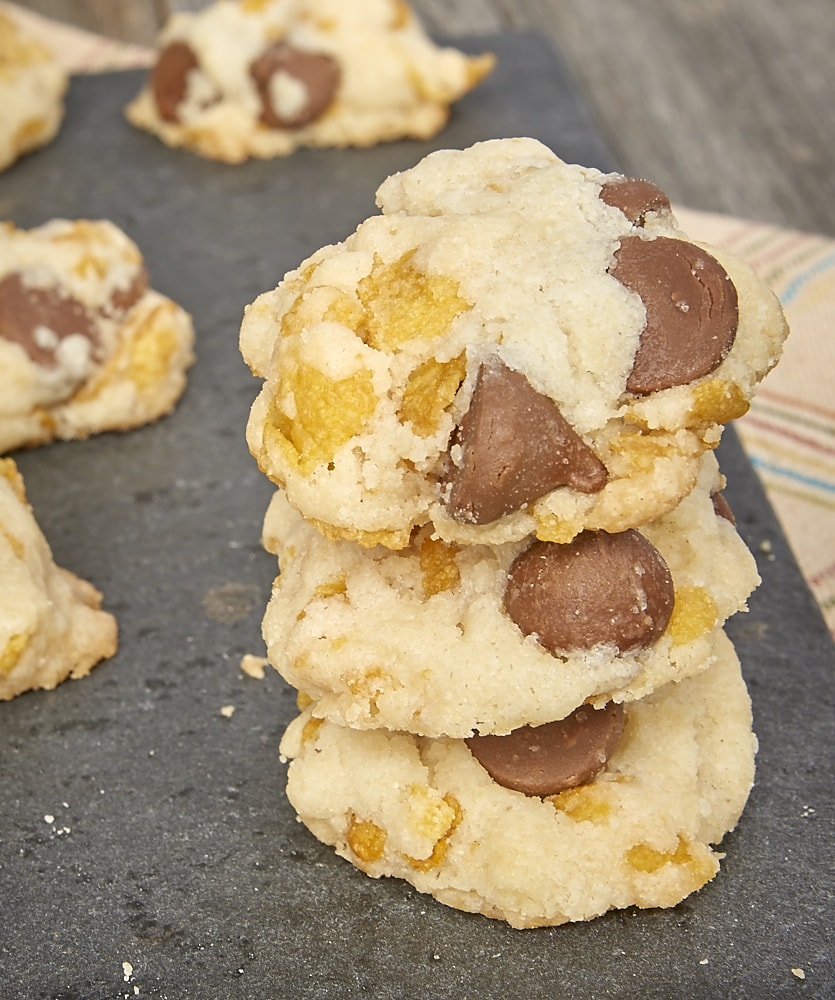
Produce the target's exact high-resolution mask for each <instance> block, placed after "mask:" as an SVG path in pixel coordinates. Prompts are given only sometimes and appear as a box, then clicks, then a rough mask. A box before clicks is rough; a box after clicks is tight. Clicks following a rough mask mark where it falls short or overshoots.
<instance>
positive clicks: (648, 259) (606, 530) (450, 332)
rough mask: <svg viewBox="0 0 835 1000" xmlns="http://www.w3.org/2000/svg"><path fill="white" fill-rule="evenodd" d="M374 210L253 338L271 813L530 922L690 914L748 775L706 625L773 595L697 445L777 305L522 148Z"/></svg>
mask: <svg viewBox="0 0 835 1000" xmlns="http://www.w3.org/2000/svg"><path fill="white" fill-rule="evenodd" d="M378 205H379V207H380V208H381V214H380V215H377V216H374V217H372V218H369V219H368V220H366V221H365V222H364V223H363V224H362V225H360V227H359V228H358V229H357V231H356V232H355V233H354V234H353V235H352V236H350V237H349V238H348V239H347V240H346V241H345V242H344V243H342V244H339V245H337V246H330V247H325V248H323V249H322V250H320V251H319V252H317V253H316V254H314V255H313V256H312V257H311V258H309V259H308V260H307V261H305V262H304V263H303V264H302V265H301V266H300V267H299V268H298V269H297V270H296V271H294V272H292V273H290V274H288V275H287V276H286V277H285V279H284V280H283V281H282V282H281V284H280V285H279V286H278V288H276V289H275V290H274V291H271V292H268V293H265V294H264V295H262V296H260V297H259V298H258V299H257V300H256V301H255V302H254V303H253V304H252V305H251V306H250V307H249V308H248V309H247V311H246V315H245V317H244V322H243V325H242V330H241V348H242V352H243V355H244V357H245V359H246V361H247V363H248V364H249V365H250V367H251V369H252V371H253V372H254V374H256V375H257V376H258V377H260V378H262V379H264V385H263V388H262V391H261V393H260V395H259V396H258V398H257V400H256V401H255V403H254V405H253V408H252V412H251V415H250V420H249V424H248V442H249V446H250V449H251V451H252V453H253V455H254V456H255V457H256V459H257V461H258V463H259V465H260V467H261V468H262V470H263V471H264V472H265V473H266V474H267V476H269V477H270V479H272V480H273V481H274V482H275V483H277V484H278V485H280V486H281V487H282V489H281V491H279V492H277V493H276V495H275V497H274V499H273V501H272V503H271V505H270V508H269V510H268V513H267V517H266V520H265V525H264V542H265V544H266V546H267V548H269V549H270V550H272V551H274V552H275V553H276V554H277V555H278V558H279V563H280V575H279V576H278V578H277V580H276V583H275V587H274V590H273V595H272V598H271V601H270V604H269V607H268V609H267V613H266V616H265V619H264V637H265V640H266V643H267V649H268V655H269V658H270V661H271V662H272V664H273V665H274V666H275V667H276V669H277V670H278V671H279V672H280V673H281V674H282V676H283V677H285V679H287V680H288V681H289V683H291V684H292V685H293V686H294V687H296V688H297V689H298V691H299V705H300V710H301V714H300V715H299V717H298V718H297V719H295V720H294V721H293V722H292V723H291V724H290V726H289V728H288V730H287V732H286V733H285V735H284V738H283V740H282V744H281V752H282V754H283V755H284V756H285V757H286V758H289V759H291V763H290V766H289V769H288V784H287V794H288V797H289V799H290V801H291V803H292V805H293V806H294V808H295V809H296V811H297V813H298V815H299V817H300V819H301V820H302V821H303V822H304V823H305V824H306V825H307V826H308V827H309V829H310V830H311V831H312V832H313V833H314V834H315V835H316V836H317V837H318V838H320V839H321V840H322V841H324V842H326V843H328V844H332V845H333V846H334V847H335V849H336V851H337V852H338V853H339V854H340V855H342V856H343V857H345V858H347V859H348V860H350V861H351V862H352V863H353V864H355V865H356V866H357V867H359V868H361V869H362V870H363V871H365V872H367V873H368V874H370V875H372V876H374V877H378V876H381V875H395V876H399V877H402V878H405V879H407V880H408V881H409V882H411V883H412V884H413V885H414V886H416V887H417V888H418V889H419V890H421V891H424V892H428V893H431V894H432V895H433V896H435V897H436V898H437V899H439V900H441V901H442V902H444V903H447V904H449V905H452V906H455V907H458V908H460V909H463V910H469V911H475V912H481V913H484V914H486V915H489V916H493V917H500V918H503V919H504V920H506V921H508V922H509V923H510V924H512V925H513V926H516V927H532V926H539V925H547V924H559V923H563V922H565V921H573V920H585V919H589V918H591V917H594V916H596V915H598V914H601V913H603V912H605V911H606V910H608V909H611V908H615V907H625V906H630V905H637V906H671V905H674V904H675V903H677V902H679V901H680V900H681V899H682V898H684V897H685V896H686V895H687V894H688V893H690V892H693V891H694V890H696V889H698V888H699V887H701V886H702V885H703V884H704V883H705V882H707V881H708V880H709V879H710V878H712V877H713V875H714V874H715V873H716V871H717V870H718V860H717V859H718V855H717V854H716V852H715V851H714V850H713V849H712V848H711V845H715V844H718V843H719V841H720V840H721V839H722V837H723V836H724V834H725V833H726V832H727V831H729V830H731V829H732V828H733V827H734V826H735V824H736V822H737V820H738V818H739V816H740V814H741V812H742V809H743V807H744V804H745V801H746V799H747V796H748V793H749V791H750V788H751V785H752V781H753V773H754V753H755V748H756V740H755V737H754V735H753V733H752V731H751V709H750V701H749V698H748V694H747V691H746V688H745V684H744V682H743V680H742V676H741V672H740V667H739V662H738V660H737V658H736V655H735V652H734V650H733V647H732V645H731V643H730V641H729V640H728V638H727V636H726V635H725V632H724V631H723V625H724V622H725V621H726V620H727V618H728V617H729V616H730V615H732V614H734V613H735V612H736V611H739V610H741V609H743V608H744V607H745V602H746V600H747V598H748V596H749V594H750V592H751V591H752V590H753V588H754V587H755V586H756V585H757V583H758V576H757V572H756V567H755V563H754V560H753V557H752V556H751V554H750V552H749V551H748V550H747V548H746V547H745V545H744V543H743V542H742V540H741V539H740V537H739V535H738V534H737V532H736V529H735V526H734V523H733V517H732V515H731V513H730V511H729V509H728V506H727V504H726V503H725V502H724V500H723V498H722V495H721V489H722V487H723V478H722V476H721V473H720V471H719V468H718V466H717V462H716V459H715V457H714V455H713V449H714V448H715V446H716V444H717V443H718V440H719V437H720V434H721V430H722V426H723V425H724V424H725V423H726V422H727V421H728V420H730V419H732V418H734V417H735V416H738V415H740V414H741V413H743V412H744V411H745V409H746V408H747V405H748V400H749V398H750V397H751V395H752V394H753V392H754V391H755V389H756V386H757V385H758V383H759V382H760V380H761V379H762V378H763V376H764V375H765V374H766V373H767V371H768V370H769V369H770V368H771V367H772V366H773V365H774V364H775V363H776V361H777V359H778V357H779V354H780V351H781V346H782V343H783V340H784V337H785V335H786V328H785V323H784V320H783V316H782V313H781V311H780V308H779V305H778V304H777V302H776V300H775V299H774V297H773V296H772V295H771V293H770V292H769V291H768V290H767V289H766V288H765V287H764V286H763V285H762V284H761V283H760V282H759V281H758V280H757V279H756V278H755V277H754V275H753V274H752V273H751V272H750V271H749V270H748V269H747V268H745V267H744V266H743V265H741V264H740V263H739V262H737V261H735V260H732V259H729V258H727V257H726V256H725V255H722V256H721V258H720V257H719V256H718V255H715V254H713V253H711V252H708V251H707V250H706V249H705V248H704V247H701V246H698V245H696V244H694V243H693V242H692V241H690V240H688V239H687V237H686V236H685V235H684V234H683V233H682V232H681V231H680V230H679V228H678V226H677V224H676V221H675V218H674V216H673V214H672V212H671V210H670V206H669V202H668V200H667V199H666V197H665V196H664V194H663V193H662V192H661V191H659V190H658V189H657V188H655V187H654V186H653V185H651V184H648V183H647V182H644V181H637V180H631V179H627V178H625V177H622V176H620V175H614V174H602V173H600V172H599V171H597V170H593V169H585V168H582V167H578V166H572V165H569V164H566V163H564V162H562V161H561V160H559V159H558V158H557V157H556V156H555V155H554V154H553V153H552V152H551V151H550V150H548V149H547V148H545V147H544V146H542V145H541V144H540V143H538V142H535V141H534V140H530V139H508V140H496V141H491V142H485V143H480V144H478V145H476V146H473V147H472V148H470V149H467V150H462V151H452V150H446V151H441V152H438V153H434V154H432V155H430V156H428V157H427V158H426V159H424V160H423V161H421V162H420V163H419V164H418V165H417V166H415V167H414V168H413V169H411V170H409V171H406V172H404V173H402V174H398V175H394V176H392V177H390V178H388V179H387V180H386V181H385V182H384V183H383V185H382V186H381V187H380V189H379V191H378Z"/></svg>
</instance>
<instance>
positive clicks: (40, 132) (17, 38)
mask: <svg viewBox="0 0 835 1000" xmlns="http://www.w3.org/2000/svg"><path fill="white" fill-rule="evenodd" d="M67 82H68V80H67V74H66V72H65V71H64V69H63V68H62V67H61V66H60V64H59V63H58V61H57V59H56V58H55V54H54V53H53V52H52V51H51V50H50V49H48V48H47V47H46V46H45V45H43V44H42V43H41V42H40V41H39V40H38V39H37V38H35V37H34V36H33V35H32V34H31V33H30V32H28V31H25V30H24V29H23V28H21V27H20V26H19V25H18V24H17V23H16V22H15V21H14V20H13V19H12V18H11V17H9V16H8V15H7V14H4V13H3V11H0V170H5V169H6V167H8V166H10V165H11V164H12V163H14V162H15V160H17V159H18V158H19V157H21V156H23V155H24V153H28V152H30V151H31V150H33V149H37V148H38V147H39V146H44V145H46V144H47V143H48V142H50V141H51V140H52V139H53V138H54V137H55V134H56V133H57V132H58V129H59V128H60V126H61V122H62V121H63V118H64V93H65V92H66V89H67Z"/></svg>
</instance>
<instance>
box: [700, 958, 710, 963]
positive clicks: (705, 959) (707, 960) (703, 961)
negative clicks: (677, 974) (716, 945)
mask: <svg viewBox="0 0 835 1000" xmlns="http://www.w3.org/2000/svg"><path fill="white" fill-rule="evenodd" d="M709 961H710V959H707V958H703V959H701V960H700V961H699V965H707V963H708V962H709Z"/></svg>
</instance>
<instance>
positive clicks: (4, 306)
mask: <svg viewBox="0 0 835 1000" xmlns="http://www.w3.org/2000/svg"><path fill="white" fill-rule="evenodd" d="M193 341H194V331H193V328H192V323H191V318H190V316H189V315H188V314H187V313H186V312H185V310H184V309H183V308H182V307H181V306H179V305H178V304H177V303H176V302H174V301H172V300H171V299H169V298H167V297H165V296H163V295H161V294H160V293H158V292H156V291H154V290H153V289H152V288H151V287H150V285H149V278H148V273H147V271H146V268H145V264H144V262H143V258H142V255H141V253H140V251H139V249H138V247H137V246H136V244H135V243H134V242H133V241H132V240H131V239H130V238H129V237H128V236H126V235H125V234H124V233H123V232H122V231H121V230H120V229H118V228H117V227H116V226H114V225H113V224H112V223H110V222H107V221H90V220H76V221H68V220H53V221H51V222H48V223H45V224H44V225H42V226H38V227H36V228H34V229H29V230H25V229H18V228H16V227H15V226H13V225H11V224H5V225H0V454H2V453H4V452H7V451H11V450H12V449H15V448H20V447H25V446H31V445H38V444H43V443H45V442H48V441H51V440H54V439H62V440H67V439H71V438H85V437H87V436H89V435H90V434H94V433H98V432H100V431H106V430H128V429H130V428H133V427H137V426H139V425H140V424H144V423H148V422H150V421H152V420H156V419H157V418H158V417H161V416H162V415H164V414H166V413H168V412H169V411H170V410H171V409H172V408H173V406H174V405H175V403H176V402H177V400H178V399H179V397H180V395H181V394H182V392H183V389H184V388H185V382H186V371H187V369H188V367H189V366H190V364H191V363H192V360H193Z"/></svg>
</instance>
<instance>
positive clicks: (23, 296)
mask: <svg viewBox="0 0 835 1000" xmlns="http://www.w3.org/2000/svg"><path fill="white" fill-rule="evenodd" d="M73 335H78V336H81V337H84V338H85V340H87V341H89V342H90V344H91V345H92V350H93V351H95V349H96V348H97V347H98V334H97V330H96V326H95V323H94V322H93V318H92V316H91V315H90V313H89V312H88V311H87V310H86V309H85V307H84V306H83V305H82V304H81V303H80V302H79V301H78V300H77V299H74V298H72V296H70V295H61V294H60V293H59V292H58V291H56V290H55V289H54V288H30V287H29V286H27V285H26V284H24V282H23V279H22V278H21V276H20V275H19V274H9V275H7V276H6V277H5V278H3V279H2V281H0V337H2V338H3V339H4V340H10V341H12V343H15V344H20V346H21V347H22V348H23V349H24V350H25V351H26V353H27V354H28V355H29V357H30V358H31V360H32V361H33V362H34V363H35V364H36V365H40V366H41V367H43V368H54V367H55V366H56V365H57V363H58V358H57V350H58V347H59V345H60V343H61V341H63V340H65V339H66V338H67V337H71V336H73Z"/></svg>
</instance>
